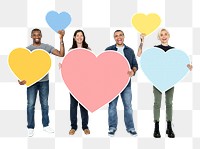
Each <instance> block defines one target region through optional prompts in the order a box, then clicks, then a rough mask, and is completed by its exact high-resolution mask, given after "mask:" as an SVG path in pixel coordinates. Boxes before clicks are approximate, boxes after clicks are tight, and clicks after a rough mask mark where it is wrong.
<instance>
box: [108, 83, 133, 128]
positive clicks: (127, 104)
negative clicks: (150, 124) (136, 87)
mask: <svg viewBox="0 0 200 149" xmlns="http://www.w3.org/2000/svg"><path fill="white" fill-rule="evenodd" d="M120 94H121V98H122V102H123V105H124V122H125V125H126V130H127V131H131V130H133V131H134V130H135V127H134V123H133V110H132V105H131V101H132V91H131V85H128V86H126V88H125V89H124V90H123V91H122V92H121V93H120ZM117 101H118V96H117V97H116V98H115V99H114V100H113V101H112V102H110V103H109V109H108V122H109V130H117V123H118V117H117V108H116V107H117Z"/></svg>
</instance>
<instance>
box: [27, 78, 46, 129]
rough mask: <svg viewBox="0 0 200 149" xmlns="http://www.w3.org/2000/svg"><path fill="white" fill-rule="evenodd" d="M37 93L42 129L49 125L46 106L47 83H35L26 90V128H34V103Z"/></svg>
mask: <svg viewBox="0 0 200 149" xmlns="http://www.w3.org/2000/svg"><path fill="white" fill-rule="evenodd" d="M38 91H39V97H40V104H41V109H42V124H43V127H46V126H48V125H49V116H48V113H49V106H48V96H49V81H44V82H37V83H35V84H33V85H32V86H30V87H28V88H27V101H28V104H27V122H28V126H27V127H28V128H34V127H35V120H34V114H35V101H36V97H37V92H38Z"/></svg>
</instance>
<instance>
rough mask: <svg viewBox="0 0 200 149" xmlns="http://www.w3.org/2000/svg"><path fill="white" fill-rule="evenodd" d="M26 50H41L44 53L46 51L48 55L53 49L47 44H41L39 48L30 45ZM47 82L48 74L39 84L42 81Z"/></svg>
mask: <svg viewBox="0 0 200 149" xmlns="http://www.w3.org/2000/svg"><path fill="white" fill-rule="evenodd" d="M26 48H27V49H29V50H30V51H33V50H36V49H43V50H44V51H46V52H48V53H52V52H53V50H54V49H55V48H54V47H53V46H51V45H48V44H44V43H41V45H40V46H33V45H32V44H31V45H29V46H28V47H26ZM48 80H49V74H47V75H46V76H44V77H43V78H42V79H41V80H40V81H39V82H44V81H48Z"/></svg>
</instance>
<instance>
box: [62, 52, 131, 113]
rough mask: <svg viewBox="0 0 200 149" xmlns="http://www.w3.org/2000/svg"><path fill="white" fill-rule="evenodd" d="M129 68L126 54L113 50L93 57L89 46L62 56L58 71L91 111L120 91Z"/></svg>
mask: <svg viewBox="0 0 200 149" xmlns="http://www.w3.org/2000/svg"><path fill="white" fill-rule="evenodd" d="M129 69H130V67H129V63H128V61H127V60H126V58H125V57H123V56H122V55H121V54H119V53H118V52H116V51H105V52H103V53H101V54H100V55H99V56H98V57H96V56H95V55H94V54H93V53H92V52H91V51H90V50H87V49H74V50H71V51H70V52H69V53H68V54H67V55H66V56H65V58H64V60H63V63H62V68H61V73H62V77H63V80H64V82H65V84H66V85H67V87H68V89H69V91H70V92H71V94H72V95H73V96H74V97H75V98H76V99H77V100H78V101H79V102H80V103H81V104H82V105H83V106H84V107H85V108H86V109H88V110H89V111H90V112H94V111H96V110H97V109H99V108H101V107H102V106H104V105H105V104H107V103H108V102H110V101H112V100H113V99H114V98H115V97H116V96H117V95H119V93H120V92H121V91H123V89H124V88H125V87H126V85H127V84H128V82H129V79H130V78H129V76H128V74H127V72H128V70H129Z"/></svg>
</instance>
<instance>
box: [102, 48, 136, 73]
mask: <svg viewBox="0 0 200 149" xmlns="http://www.w3.org/2000/svg"><path fill="white" fill-rule="evenodd" d="M105 50H106V51H107V50H114V51H117V47H116V45H112V46H110V47H107V48H106V49H105ZM123 51H124V56H125V57H126V59H127V60H128V62H129V65H130V68H131V69H133V67H136V68H137V69H138V63H137V61H136V58H135V54H134V51H133V49H131V48H130V47H128V46H126V45H124V50H123Z"/></svg>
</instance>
